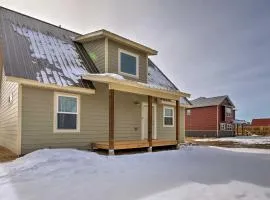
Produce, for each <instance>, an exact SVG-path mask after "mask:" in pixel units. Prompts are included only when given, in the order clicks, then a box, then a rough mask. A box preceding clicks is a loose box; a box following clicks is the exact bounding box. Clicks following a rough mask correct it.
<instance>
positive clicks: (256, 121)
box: [251, 118, 270, 126]
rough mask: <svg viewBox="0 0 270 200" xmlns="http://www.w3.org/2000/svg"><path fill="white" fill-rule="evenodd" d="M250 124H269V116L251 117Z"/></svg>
mask: <svg viewBox="0 0 270 200" xmlns="http://www.w3.org/2000/svg"><path fill="white" fill-rule="evenodd" d="M251 126H270V118H260V119H252V121H251Z"/></svg>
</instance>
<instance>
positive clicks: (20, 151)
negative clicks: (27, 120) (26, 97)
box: [17, 84, 22, 156]
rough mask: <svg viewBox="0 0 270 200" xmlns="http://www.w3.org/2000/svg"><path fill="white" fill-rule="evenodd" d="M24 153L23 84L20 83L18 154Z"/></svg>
mask: <svg viewBox="0 0 270 200" xmlns="http://www.w3.org/2000/svg"><path fill="white" fill-rule="evenodd" d="M21 153H22V85H21V84H19V85H18V137H17V155H18V156H19V155H21Z"/></svg>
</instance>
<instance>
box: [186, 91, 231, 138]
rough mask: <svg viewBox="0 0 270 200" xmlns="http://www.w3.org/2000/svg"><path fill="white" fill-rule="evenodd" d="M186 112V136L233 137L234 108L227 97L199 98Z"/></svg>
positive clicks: (193, 101) (192, 102)
mask: <svg viewBox="0 0 270 200" xmlns="http://www.w3.org/2000/svg"><path fill="white" fill-rule="evenodd" d="M190 102H191V104H192V108H190V109H187V110H186V114H185V118H186V119H185V124H186V125H185V126H186V136H190V137H224V136H234V120H235V106H234V104H233V103H232V101H231V100H230V98H229V96H217V97H210V98H206V97H200V98H197V99H194V100H192V101H190Z"/></svg>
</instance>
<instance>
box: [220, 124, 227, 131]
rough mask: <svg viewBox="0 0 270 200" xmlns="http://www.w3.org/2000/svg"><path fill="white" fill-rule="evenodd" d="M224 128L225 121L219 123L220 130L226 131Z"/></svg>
mask: <svg viewBox="0 0 270 200" xmlns="http://www.w3.org/2000/svg"><path fill="white" fill-rule="evenodd" d="M226 128H227V126H226V123H220V130H221V131H226Z"/></svg>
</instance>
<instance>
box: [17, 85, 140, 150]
mask: <svg viewBox="0 0 270 200" xmlns="http://www.w3.org/2000/svg"><path fill="white" fill-rule="evenodd" d="M95 86H96V88H97V92H96V94H95V95H80V98H81V118H80V119H81V127H80V132H79V133H53V118H54V113H53V112H54V111H53V110H54V105H53V104H54V91H52V90H44V89H38V88H29V87H23V90H22V91H23V95H22V104H23V108H22V117H23V118H22V153H28V152H30V151H33V150H35V149H39V148H50V147H52V148H56V147H74V148H80V149H87V148H88V147H89V144H90V142H95V141H108V105H109V103H108V88H107V86H105V85H103V84H95ZM144 99H145V98H144V97H143V96H138V95H132V94H128V93H121V92H115V109H116V110H115V138H116V139H117V140H124V139H139V138H140V134H141V123H140V122H141V121H140V120H141V114H140V113H141V112H140V111H141V110H140V105H138V104H137V103H136V102H138V101H142V100H144Z"/></svg>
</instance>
